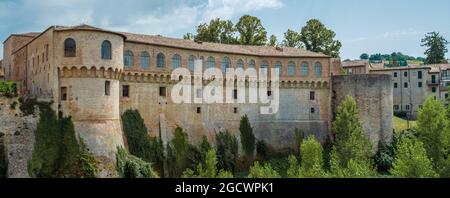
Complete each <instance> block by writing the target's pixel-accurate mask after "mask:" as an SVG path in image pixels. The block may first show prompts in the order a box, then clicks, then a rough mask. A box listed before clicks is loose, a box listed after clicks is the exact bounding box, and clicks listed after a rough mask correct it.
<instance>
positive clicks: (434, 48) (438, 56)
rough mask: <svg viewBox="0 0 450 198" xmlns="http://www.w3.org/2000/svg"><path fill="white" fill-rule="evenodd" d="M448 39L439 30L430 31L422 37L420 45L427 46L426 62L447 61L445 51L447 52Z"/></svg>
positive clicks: (437, 62)
mask: <svg viewBox="0 0 450 198" xmlns="http://www.w3.org/2000/svg"><path fill="white" fill-rule="evenodd" d="M448 43H449V42H448V41H447V40H446V39H445V38H444V37H443V36H441V35H440V34H439V32H430V33H428V34H426V35H425V38H423V39H422V45H421V46H422V47H427V50H426V51H425V55H426V56H427V58H426V61H425V62H426V63H427V64H439V63H447V60H446V59H445V53H447V52H448V49H447V45H448Z"/></svg>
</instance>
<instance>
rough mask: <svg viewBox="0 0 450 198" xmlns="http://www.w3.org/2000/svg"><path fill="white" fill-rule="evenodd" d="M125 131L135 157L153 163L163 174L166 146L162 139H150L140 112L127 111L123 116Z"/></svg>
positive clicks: (130, 149)
mask: <svg viewBox="0 0 450 198" xmlns="http://www.w3.org/2000/svg"><path fill="white" fill-rule="evenodd" d="M122 123H123V130H124V133H125V136H126V138H127V142H128V149H129V151H130V153H131V154H132V155H135V156H137V157H139V158H141V159H143V160H145V161H147V162H152V163H154V164H155V165H156V166H155V167H156V169H157V170H158V171H159V173H160V174H162V173H163V172H164V171H163V169H164V168H163V167H164V146H163V143H162V140H161V138H159V137H149V135H148V129H147V127H146V126H145V123H144V120H143V119H142V117H141V115H140V113H139V111H138V110H127V111H125V113H124V114H123V115H122Z"/></svg>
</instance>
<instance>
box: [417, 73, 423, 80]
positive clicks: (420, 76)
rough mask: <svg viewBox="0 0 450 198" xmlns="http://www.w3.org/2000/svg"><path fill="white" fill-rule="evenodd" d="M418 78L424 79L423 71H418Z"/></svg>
mask: <svg viewBox="0 0 450 198" xmlns="http://www.w3.org/2000/svg"><path fill="white" fill-rule="evenodd" d="M417 78H418V79H422V71H418V72H417Z"/></svg>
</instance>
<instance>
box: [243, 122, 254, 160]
mask: <svg viewBox="0 0 450 198" xmlns="http://www.w3.org/2000/svg"><path fill="white" fill-rule="evenodd" d="M239 131H240V132H241V145H242V149H243V150H244V153H245V155H246V157H248V158H250V159H251V158H253V155H254V154H255V135H254V134H253V128H252V126H251V125H250V121H249V120H248V117H247V115H245V116H243V117H242V118H241V121H240V125H239Z"/></svg>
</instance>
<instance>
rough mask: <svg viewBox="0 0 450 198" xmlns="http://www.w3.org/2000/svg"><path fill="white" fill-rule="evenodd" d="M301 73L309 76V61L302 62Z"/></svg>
mask: <svg viewBox="0 0 450 198" xmlns="http://www.w3.org/2000/svg"><path fill="white" fill-rule="evenodd" d="M301 74H302V76H308V75H309V65H308V63H307V62H303V63H302V67H301Z"/></svg>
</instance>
